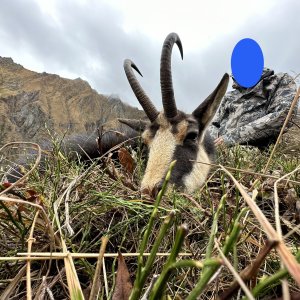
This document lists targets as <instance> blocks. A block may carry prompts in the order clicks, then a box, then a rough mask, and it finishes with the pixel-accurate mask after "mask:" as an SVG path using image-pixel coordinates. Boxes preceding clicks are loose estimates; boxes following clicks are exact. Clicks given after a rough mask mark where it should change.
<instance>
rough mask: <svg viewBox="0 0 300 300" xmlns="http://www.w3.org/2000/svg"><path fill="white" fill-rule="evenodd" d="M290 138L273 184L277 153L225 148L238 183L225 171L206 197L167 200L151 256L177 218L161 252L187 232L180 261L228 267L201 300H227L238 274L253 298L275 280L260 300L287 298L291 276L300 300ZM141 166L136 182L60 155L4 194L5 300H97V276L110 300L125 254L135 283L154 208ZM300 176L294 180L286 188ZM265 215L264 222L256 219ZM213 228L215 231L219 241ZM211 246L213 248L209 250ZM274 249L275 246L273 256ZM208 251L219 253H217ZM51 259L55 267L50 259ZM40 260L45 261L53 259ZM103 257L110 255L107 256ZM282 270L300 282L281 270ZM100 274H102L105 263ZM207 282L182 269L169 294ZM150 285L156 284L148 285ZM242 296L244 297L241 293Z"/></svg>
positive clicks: (214, 176) (0, 286)
mask: <svg viewBox="0 0 300 300" xmlns="http://www.w3.org/2000/svg"><path fill="white" fill-rule="evenodd" d="M289 134H292V135H293V138H292V141H293V142H294V143H295V144H293V145H292V143H291V141H290V142H287V138H288V137H287V136H284V139H283V143H281V144H280V145H279V147H278V149H276V151H275V153H274V156H273V157H272V160H271V161H270V164H269V167H268V170H267V172H265V174H264V175H265V176H261V173H263V171H264V167H265V166H266V164H267V161H268V159H269V157H270V153H271V151H272V149H268V151H265V152H260V151H259V150H257V149H255V148H248V147H242V146H236V147H234V148H231V149H226V148H222V149H219V160H218V164H222V165H223V166H229V167H231V168H232V169H230V172H231V174H232V175H230V174H228V171H227V172H226V171H224V169H223V168H221V167H220V166H219V165H218V164H217V165H216V166H214V167H213V168H212V173H211V176H210V178H209V179H208V181H207V184H206V185H205V186H204V187H203V188H202V189H201V190H200V191H197V192H196V193H194V194H193V195H186V194H182V193H178V192H175V191H169V192H168V193H167V194H166V195H165V196H164V197H163V200H162V202H161V204H160V206H159V208H158V216H159V217H158V218H156V219H155V223H154V230H152V233H151V235H150V237H149V242H148V244H147V247H146V249H145V252H151V247H152V245H153V244H154V241H155V239H156V238H157V234H158V231H159V227H160V224H161V223H162V220H163V218H164V216H166V215H167V214H168V213H169V212H170V211H173V210H175V211H176V216H175V221H174V226H173V227H172V228H171V230H170V231H169V232H168V234H167V235H166V236H165V238H164V239H163V242H162V243H161V245H160V248H159V252H161V253H165V254H168V253H169V252H170V249H171V248H172V245H173V244H174V240H175V234H176V228H177V225H179V224H183V223H185V224H187V225H188V228H189V231H188V234H187V237H186V239H185V243H184V246H183V248H182V249H181V252H184V253H183V255H185V256H179V257H183V258H193V259H194V260H198V261H203V262H204V258H205V257H207V253H208V252H210V257H211V258H213V259H214V258H217V257H218V259H219V260H220V261H221V265H223V267H222V268H218V270H217V271H216V273H215V276H214V280H212V281H211V282H210V283H208V284H207V285H206V289H205V290H204V291H203V292H202V295H201V299H216V297H217V295H218V294H219V296H221V292H222V291H224V290H226V289H228V288H229V287H230V286H231V285H232V284H233V283H234V281H235V279H238V276H237V274H236V273H238V274H240V277H241V278H242V279H243V280H244V281H247V284H246V286H247V287H248V288H247V289H249V290H250V293H255V288H256V289H258V288H259V287H260V285H262V284H265V282H267V281H266V278H267V279H268V280H270V283H268V282H267V283H268V284H267V285H266V286H264V285H263V288H262V290H260V291H259V296H255V299H274V298H277V297H279V296H281V294H282V287H281V283H280V281H279V280H275V279H276V278H275V279H274V274H275V275H276V276H279V275H278V274H283V275H282V276H283V277H284V278H286V279H287V282H288V287H289V290H290V292H297V293H300V289H299V281H298V280H299V278H298V277H297V276H299V274H300V273H299V272H298V271H299V270H298V269H299V264H297V263H295V261H294V260H295V255H296V252H297V251H298V248H299V237H300V225H299V224H300V172H299V170H296V169H297V168H298V167H299V165H300V157H299V156H298V154H299V152H297V149H298V151H299V149H300V148H299V144H298V141H299V140H300V128H298V127H297V126H295V128H294V129H293V131H290V132H289ZM287 147H288V151H287ZM293 150H296V151H293ZM131 153H132V152H131ZM2 154H4V153H3V152H2V153H0V155H2ZM5 156H6V157H8V156H9V151H6V152H5ZM132 157H133V158H134V162H135V168H134V172H133V174H130V173H128V171H127V170H128V169H126V166H122V165H120V164H119V163H117V162H116V161H113V160H111V159H108V160H107V161H106V164H105V168H103V166H102V167H101V166H99V164H96V163H92V164H89V165H88V166H87V165H86V164H83V163H74V162H72V161H69V160H68V159H66V158H65V157H62V156H61V155H60V154H59V153H56V154H54V155H53V156H52V157H51V159H49V160H47V162H46V164H45V166H44V169H45V170H44V172H43V173H40V172H37V170H33V171H32V172H31V174H29V175H26V176H25V177H24V180H23V181H22V182H21V183H17V184H16V185H15V186H13V187H11V186H9V185H6V184H2V186H1V189H2V192H1V195H0V200H1V201H0V205H1V206H0V218H1V222H0V240H1V243H0V251H1V253H2V254H1V256H2V257H1V258H0V259H1V260H0V293H1V294H2V298H0V299H8V298H10V299H25V298H26V297H27V298H28V297H31V296H32V298H35V299H41V298H43V299H53V298H54V299H66V298H70V297H73V299H81V298H83V297H85V298H86V299H88V295H89V294H90V291H91V290H92V289H93V288H92V283H93V279H94V276H97V278H99V282H100V283H101V284H100V293H99V299H108V298H111V296H112V293H113V288H114V286H115V281H116V275H115V271H116V254H117V252H118V251H121V252H122V253H127V255H129V256H127V257H126V258H125V260H126V263H127V266H128V269H129V273H130V276H131V278H132V280H133V279H134V278H135V275H136V270H137V258H136V256H135V254H136V253H137V252H138V251H139V247H140V243H141V240H142V234H143V232H144V231H145V228H146V227H147V225H148V221H149V218H150V215H151V213H152V209H153V202H151V200H150V199H148V198H144V197H141V195H140V193H139V191H138V190H137V189H136V188H137V187H138V185H139V182H140V178H141V174H142V172H143V167H144V163H143V159H142V156H141V153H139V152H138V153H134V154H132ZM199 163H200V162H199ZM293 171H294V173H293V174H291V175H289V176H287V178H284V179H285V180H278V179H279V178H282V177H283V176H285V175H287V174H288V173H290V172H293ZM232 176H233V177H234V178H235V180H236V182H234V179H233V177H232ZM289 179H290V180H291V181H289ZM276 181H277V182H276ZM254 183H255V184H254ZM275 183H276V184H275ZM8 188H9V189H10V190H8ZM224 195H226V196H224ZM222 197H223V198H224V197H225V198H224V199H225V202H224V206H222V207H221V208H220V199H221V198H222ZM251 198H252V199H255V203H256V204H255V205H256V207H255V208H253V210H252V211H251V210H247V212H245V213H244V214H243V215H242V216H240V217H239V214H240V212H241V211H242V210H243V209H244V208H245V209H247V208H248V204H249V201H251ZM249 199H250V200H249ZM245 200H247V201H245ZM247 202H248V204H247ZM253 203H254V202H253ZM218 209H219V212H218V217H217V219H216V211H217V210H218ZM257 212H259V214H260V216H257V215H256V213H257ZM238 218H240V219H239V222H238V224H239V230H240V233H239V234H238V238H237V240H235V241H234V242H233V244H232V245H231V249H230V251H229V252H228V254H227V255H226V261H225V259H224V258H222V256H220V254H219V252H220V249H223V250H224V245H225V246H226V239H228V237H229V236H230V234H231V232H232V229H233V227H234V222H235V221H236V220H237V219H238ZM276 220H277V226H278V222H279V223H280V228H281V232H282V236H283V237H282V238H281V237H280V235H278V234H279V233H278V228H277V229H276V230H275V228H276V224H275V223H276V222H275V221H276ZM266 224H268V225H266ZM212 226H216V227H215V228H216V231H215V232H214V233H213V235H212V233H211V228H212ZM266 228H269V231H268V229H266ZM270 232H271V234H270ZM212 236H213V243H212V244H210V240H211V237H212ZM103 237H108V238H109V240H108V243H107V245H106V254H111V257H109V255H106V256H105V255H104V260H103V264H102V271H100V270H99V267H98V269H97V271H96V265H97V258H99V249H100V248H101V244H102V243H101V240H102V238H103ZM267 240H271V247H269V248H267V249H268V250H266V244H267ZM208 245H212V246H211V249H210V250H209V251H208ZM280 247H281V248H284V250H282V249H281V250H280V249H279V248H280ZM275 249H276V250H275ZM278 249H279V250H278ZM264 251H265V253H264V255H261V254H260V253H261V252H264ZM51 252H53V256H52V258H51V257H49V253H51ZM22 253H23V254H22ZM40 253H46V254H45V255H46V256H45V255H44V256H42V255H41V254H40ZM56 253H60V254H57V255H56ZM76 253H77V255H75V254H76ZM78 253H79V254H78ZM101 253H102V254H101V255H103V249H102V250H101ZM131 253H132V256H130V254H131ZM91 256H93V257H91ZM18 257H20V258H19V259H18ZM21 257H22V258H21ZM24 257H25V258H26V260H24V259H25V258H24ZM101 257H102V256H101ZM259 257H261V258H259ZM50 258H51V259H50ZM227 260H228V261H227ZM165 262H166V257H165V256H163V255H162V256H160V255H157V257H156V259H155V262H154V264H153V267H152V270H151V276H152V275H153V274H160V273H161V270H162V267H163V265H164V263H165ZM282 262H284V265H285V266H286V267H287V268H288V270H289V273H290V274H291V275H288V272H287V271H286V270H284V269H283V268H282V266H281V263H282ZM252 263H256V266H257V268H256V270H253V268H252V269H251V267H250V269H248V270H245V268H246V267H249V266H251V264H252ZM99 264H100V266H101V263H100V262H99V259H98V265H99ZM229 264H231V265H232V267H233V270H235V272H233V271H232V268H231V267H230V265H229ZM204 271H205V270H203V272H204ZM280 272H281V273H280ZM201 274H202V275H203V273H201V270H199V269H197V268H192V267H190V268H180V269H176V271H175V272H174V273H173V275H172V276H171V277H170V278H169V281H168V284H167V294H168V295H169V296H170V297H171V299H179V297H180V298H182V299H185V298H187V297H188V295H190V293H191V291H192V290H193V289H194V288H195V286H197V283H198V280H199V278H201ZM245 274H246V275H247V276H248V277H247V276H246V275H245ZM249 274H250V275H249ZM245 276H246V277H245ZM264 278H265V279H264ZM264 280H265V281H264ZM150 281H151V277H149V278H148V279H147V284H146V285H149V284H150ZM297 281H298V284H297V283H296V282H297ZM255 286H256V287H255ZM257 286H258V288H257ZM238 293H239V294H240V295H243V292H242V291H239V292H238ZM93 295H95V291H94V290H93ZM255 295H256V294H255ZM176 297H177V298H176ZM28 299H29V298H28Z"/></svg>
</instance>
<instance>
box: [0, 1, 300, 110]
mask: <svg viewBox="0 0 300 300" xmlns="http://www.w3.org/2000/svg"><path fill="white" fill-rule="evenodd" d="M170 32H176V33H178V34H179V36H180V38H181V41H182V44H183V52H184V59H183V61H181V59H180V55H179V51H178V50H177V49H176V48H174V51H173V56H172V62H173V63H172V67H173V81H174V82H173V83H174V90H175V98H176V100H177V104H178V107H179V108H180V109H182V110H184V111H185V112H191V111H192V110H193V109H194V108H195V107H196V106H197V105H198V104H199V103H200V102H201V101H202V100H203V99H204V98H205V97H206V96H207V95H208V94H209V93H210V92H211V91H212V90H213V88H214V87H215V86H216V85H217V83H218V82H219V80H220V79H221V77H222V75H223V74H224V73H225V72H229V73H231V69H230V57H231V53H232V50H233V48H234V46H235V44H236V43H237V42H238V41H239V40H240V39H243V38H252V39H255V40H256V41H257V42H258V43H259V44H260V46H261V48H262V51H263V53H264V58H265V65H266V66H268V67H270V68H273V69H274V70H275V71H276V72H280V71H283V72H288V73H290V74H291V75H293V76H295V75H296V74H298V73H300V39H299V37H300V1H299V0H263V1H262V0H251V1H249V0H248V1H246V0H244V1H242V0H226V1H225V0H210V1H202V0H186V1H177V0H176V1H175V0H170V1H169V0H167V1H166V0H164V1H162V0H160V1H159V0H151V1H142V0H86V1H85V0H2V1H1V9H0V56H3V57H12V58H13V60H14V61H15V62H16V63H19V64H21V65H23V66H24V67H25V68H27V69H30V70H33V71H37V72H43V71H45V72H48V73H55V74H58V75H60V76H62V77H66V78H71V79H73V78H77V77H81V78H82V79H84V80H87V81H88V82H89V83H90V85H91V86H92V88H94V89H96V90H97V91H98V92H99V93H102V94H117V95H118V96H119V97H120V98H121V99H122V100H123V101H125V102H127V103H130V104H131V105H134V106H137V100H136V99H135V97H134V95H133V93H132V91H131V88H130V86H129V84H128V82H127V79H126V77H125V73H124V71H123V60H124V59H125V58H130V59H132V60H133V61H134V62H135V63H136V65H137V66H138V67H139V69H140V71H141V72H142V73H143V76H144V77H143V78H141V79H140V83H141V84H142V86H143V87H144V89H145V90H146V92H147V93H148V95H149V96H150V97H151V99H152V101H153V102H154V103H155V104H156V105H157V107H158V108H161V96H160V86H159V64H160V52H161V47H162V44H163V41H164V39H165V37H166V36H167V34H168V33H170Z"/></svg>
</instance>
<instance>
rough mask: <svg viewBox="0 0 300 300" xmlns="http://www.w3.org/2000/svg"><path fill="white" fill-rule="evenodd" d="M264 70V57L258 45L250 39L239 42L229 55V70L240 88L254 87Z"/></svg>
mask: <svg viewBox="0 0 300 300" xmlns="http://www.w3.org/2000/svg"><path fill="white" fill-rule="evenodd" d="M263 69H264V55H263V52H262V50H261V48H260V46H259V44H258V43H257V42H256V41H255V40H253V39H250V38H245V39H242V40H240V41H239V42H238V43H237V44H236V45H235V47H234V49H233V51H232V55H231V70H232V74H233V77H234V79H235V81H236V82H237V83H238V84H239V85H240V86H242V87H245V88H250V87H253V86H254V85H256V84H257V83H258V82H259V80H260V78H261V75H262V72H263Z"/></svg>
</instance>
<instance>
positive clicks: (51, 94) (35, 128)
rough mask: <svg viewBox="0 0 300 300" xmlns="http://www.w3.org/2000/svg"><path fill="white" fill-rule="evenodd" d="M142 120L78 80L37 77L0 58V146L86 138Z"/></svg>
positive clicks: (133, 110)
mask: <svg viewBox="0 0 300 300" xmlns="http://www.w3.org/2000/svg"><path fill="white" fill-rule="evenodd" d="M118 117H121V118H137V119H141V118H144V117H145V113H144V112H143V111H142V110H139V109H138V108H135V107H132V106H130V105H128V104H125V103H124V102H122V101H121V99H119V98H118V97H117V96H115V95H111V96H105V95H102V94H100V93H98V92H97V91H96V90H94V89H92V88H91V86H90V85H89V83H88V82H87V81H85V80H82V79H81V78H76V79H67V78H63V77H60V76H59V75H56V74H49V73H46V72H43V73H37V72H34V71H30V70H28V69H26V68H24V67H23V66H22V65H20V64H17V63H15V62H14V61H13V60H12V58H10V57H1V56H0V145H1V144H2V145H3V144H5V143H8V142H12V141H34V142H39V141H40V140H41V139H44V138H47V137H49V134H48V130H49V131H51V132H54V133H58V134H59V135H65V134H66V135H72V134H83V133H89V132H92V131H93V130H95V129H96V128H98V127H99V126H101V125H102V124H104V123H107V122H110V121H112V120H115V119H116V118H118Z"/></svg>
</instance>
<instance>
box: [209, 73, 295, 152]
mask: <svg viewBox="0 0 300 300" xmlns="http://www.w3.org/2000/svg"><path fill="white" fill-rule="evenodd" d="M233 88H234V90H232V91H230V92H228V93H227V94H226V95H225V96H224V99H223V101H222V103H221V105H220V108H219V110H218V112H217V113H216V115H215V117H214V119H213V121H212V124H211V125H210V127H209V131H210V133H211V135H212V137H213V139H216V138H217V137H219V136H222V137H223V140H224V143H225V144H226V145H228V146H232V145H234V144H249V145H254V146H261V147H264V146H266V145H268V144H270V143H273V142H274V141H276V138H277V136H278V134H279V132H280V129H281V127H282V124H283V122H284V120H285V118H286V116H287V113H288V111H289V108H290V105H291V103H292V101H293V98H294V96H295V94H296V84H295V82H294V80H293V78H292V77H291V76H290V75H288V74H287V73H278V74H274V71H272V70H269V69H264V72H263V75H262V78H261V80H260V81H259V82H258V84H257V85H256V86H254V87H252V88H248V89H247V88H242V87H240V86H239V85H238V84H237V83H235V81H234V84H233Z"/></svg>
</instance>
